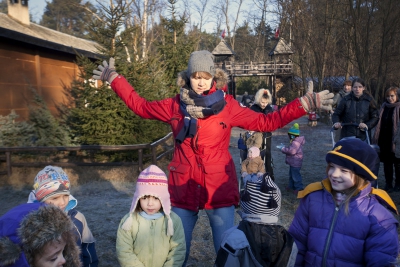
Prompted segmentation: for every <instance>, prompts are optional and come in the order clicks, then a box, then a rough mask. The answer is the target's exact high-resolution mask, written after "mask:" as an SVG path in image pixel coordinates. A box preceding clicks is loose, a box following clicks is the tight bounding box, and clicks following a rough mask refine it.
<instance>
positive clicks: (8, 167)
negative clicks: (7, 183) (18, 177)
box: [6, 151, 12, 177]
mask: <svg viewBox="0 0 400 267" xmlns="http://www.w3.org/2000/svg"><path fill="white" fill-rule="evenodd" d="M6 164H7V175H8V177H10V176H11V174H12V170H11V152H10V151H7V152H6Z"/></svg>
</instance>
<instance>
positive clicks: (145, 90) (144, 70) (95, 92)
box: [67, 5, 167, 145]
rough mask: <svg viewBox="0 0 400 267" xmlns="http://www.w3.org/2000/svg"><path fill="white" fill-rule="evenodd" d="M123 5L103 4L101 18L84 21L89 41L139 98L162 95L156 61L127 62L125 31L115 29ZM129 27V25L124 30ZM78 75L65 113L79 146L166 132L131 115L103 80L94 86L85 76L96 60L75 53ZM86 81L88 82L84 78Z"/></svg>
mask: <svg viewBox="0 0 400 267" xmlns="http://www.w3.org/2000/svg"><path fill="white" fill-rule="evenodd" d="M123 16H124V7H123V6H120V5H118V6H115V7H110V8H106V7H103V10H102V11H101V15H100V17H103V18H104V21H95V22H94V23H93V24H91V25H90V34H91V36H92V38H93V40H95V41H97V42H98V43H99V44H100V45H101V46H102V47H101V49H102V53H103V55H104V58H106V59H107V61H108V59H109V58H110V56H113V57H115V58H116V70H117V72H118V73H120V74H122V75H124V76H125V77H126V78H127V79H128V81H129V82H130V83H131V84H133V85H134V86H135V90H136V91H137V92H138V93H139V94H140V95H141V96H143V97H145V98H147V99H150V100H153V99H160V98H163V97H165V95H166V94H167V91H166V86H165V78H164V74H163V70H162V69H161V68H160V66H159V65H160V64H159V59H156V58H150V59H149V60H147V61H146V62H133V63H130V62H128V60H127V58H134V57H133V56H132V55H130V57H127V55H126V50H125V46H124V44H125V43H129V40H127V39H125V38H127V37H128V36H130V35H129V34H124V33H122V34H121V35H120V36H119V37H118V38H117V33H118V31H119V29H120V27H121V25H122V22H123ZM128 30H129V29H128ZM77 64H78V65H79V66H80V67H81V68H80V69H81V73H80V78H79V79H78V80H76V81H75V82H74V83H73V85H72V88H71V97H72V100H73V103H72V105H71V106H73V107H74V108H72V109H70V113H69V114H68V121H67V122H68V125H69V126H70V127H71V129H72V133H73V134H74V137H75V139H76V141H77V142H78V143H79V144H102V145H126V144H139V143H148V142H152V141H155V140H156V139H159V138H160V137H163V136H164V135H166V134H167V127H166V126H165V124H163V123H160V122H158V121H150V120H144V119H142V118H139V117H138V116H136V115H135V114H134V113H133V112H132V111H131V110H129V108H127V107H126V105H125V104H124V103H123V102H122V100H121V99H120V98H119V97H118V96H117V95H116V94H115V93H114V92H113V91H112V90H111V88H110V87H109V85H108V83H104V84H102V85H101V86H100V87H98V88H96V87H95V86H94V84H93V80H91V77H92V75H93V73H92V71H93V70H94V69H95V68H96V67H97V64H100V62H97V64H95V63H93V62H91V61H90V60H89V59H87V58H85V57H79V58H78V60H77ZM88 81H90V82H88ZM99 84H101V82H99Z"/></svg>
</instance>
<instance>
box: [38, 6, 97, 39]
mask: <svg viewBox="0 0 400 267" xmlns="http://www.w3.org/2000/svg"><path fill="white" fill-rule="evenodd" d="M46 3H47V6H46V8H45V11H44V13H43V17H42V20H41V21H40V25H42V26H44V27H47V28H50V29H53V30H56V31H60V32H63V33H67V34H70V35H73V36H76V37H81V38H85V36H87V30H86V25H87V24H88V23H90V21H91V19H92V17H93V14H95V13H96V8H95V7H94V6H93V5H92V4H91V3H90V2H89V1H88V2H86V3H85V4H81V0H53V1H52V2H46Z"/></svg>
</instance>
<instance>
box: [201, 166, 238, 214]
mask: <svg viewBox="0 0 400 267" xmlns="http://www.w3.org/2000/svg"><path fill="white" fill-rule="evenodd" d="M204 172H205V184H206V188H207V192H208V196H207V198H208V203H210V205H211V206H215V207H221V204H222V205H224V204H226V205H228V204H229V205H237V203H236V202H237V201H236V200H237V198H238V183H237V179H235V176H234V175H232V170H231V168H230V165H225V164H218V165H204Z"/></svg>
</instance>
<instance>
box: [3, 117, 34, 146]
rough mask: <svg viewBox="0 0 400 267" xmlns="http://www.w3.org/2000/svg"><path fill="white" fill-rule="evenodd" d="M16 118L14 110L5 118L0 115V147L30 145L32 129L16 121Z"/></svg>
mask: <svg viewBox="0 0 400 267" xmlns="http://www.w3.org/2000/svg"><path fill="white" fill-rule="evenodd" d="M18 117H19V115H18V114H17V113H15V111H14V110H12V111H11V113H10V114H9V115H7V116H1V115H0V146H10V147H13V146H31V145H32V141H33V136H34V129H33V127H32V125H30V124H29V123H27V122H25V121H16V120H17V119H18Z"/></svg>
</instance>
